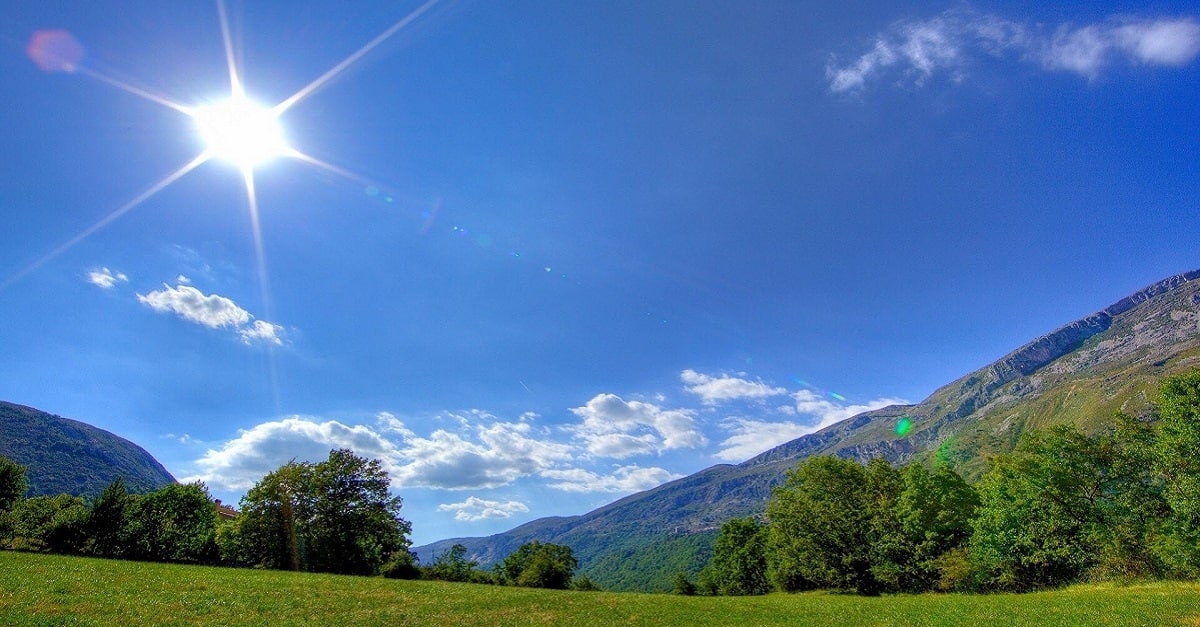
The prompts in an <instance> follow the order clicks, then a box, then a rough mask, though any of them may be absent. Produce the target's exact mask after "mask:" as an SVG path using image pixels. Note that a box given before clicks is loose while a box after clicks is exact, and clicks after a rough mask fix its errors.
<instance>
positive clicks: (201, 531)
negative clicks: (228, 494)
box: [124, 482, 219, 563]
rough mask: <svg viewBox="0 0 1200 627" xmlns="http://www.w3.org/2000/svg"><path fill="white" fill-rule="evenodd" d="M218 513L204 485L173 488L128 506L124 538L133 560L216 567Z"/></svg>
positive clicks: (164, 489) (161, 490) (170, 486)
mask: <svg viewBox="0 0 1200 627" xmlns="http://www.w3.org/2000/svg"><path fill="white" fill-rule="evenodd" d="M216 530H217V511H216V508H215V507H214V506H213V502H212V499H211V498H210V497H209V495H208V488H207V487H205V485H204V484H203V483H199V482H197V483H189V484H186V485H180V484H173V485H169V486H167V487H165V488H162V489H159V490H155V491H154V492H151V493H149V494H144V495H142V496H139V497H137V498H135V499H133V500H132V502H131V503H129V505H128V516H127V517H126V522H125V530H124V534H126V537H127V538H128V539H129V547H128V550H129V556H130V557H132V558H134V559H143V560H155V561H168V562H199V563H214V562H216V561H217V559H218V557H219V551H218V549H217V543H216Z"/></svg>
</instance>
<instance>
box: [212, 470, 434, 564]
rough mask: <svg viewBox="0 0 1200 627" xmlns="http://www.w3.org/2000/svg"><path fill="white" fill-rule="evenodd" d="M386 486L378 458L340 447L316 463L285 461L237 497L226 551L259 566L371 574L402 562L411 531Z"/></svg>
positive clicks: (385, 477)
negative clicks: (234, 521)
mask: <svg viewBox="0 0 1200 627" xmlns="http://www.w3.org/2000/svg"><path fill="white" fill-rule="evenodd" d="M388 484H389V481H388V477H387V473H386V472H385V471H384V470H383V467H382V464H381V463H380V462H379V461H378V460H371V461H368V460H366V459H364V458H361V457H358V456H356V455H354V453H353V452H351V451H349V450H345V449H340V450H333V451H330V453H329V458H328V459H326V460H325V461H322V462H320V463H317V464H310V463H303V462H295V461H292V462H289V463H288V464H285V465H284V466H282V467H280V468H279V469H278V470H276V471H274V472H272V473H269V474H268V475H266V476H265V477H263V478H262V480H260V481H259V482H258V483H257V484H255V486H254V487H252V488H251V489H250V490H249V491H248V492H247V493H246V495H245V496H244V497H243V498H242V501H241V504H240V506H241V516H239V518H238V523H237V526H236V527H235V528H233V529H231V530H230V531H229V532H228V535H229V536H230V537H229V538H228V539H227V540H225V541H224V544H225V546H226V549H225V551H226V553H233V554H235V555H236V556H237V560H236V561H238V562H240V563H244V564H248V565H252V566H258V567H262V568H281V569H288V568H290V569H293V570H308V571H319V572H333V573H343V574H360V575H368V574H374V573H377V572H379V571H380V569H381V568H382V567H383V566H384V565H385V564H388V563H390V562H392V561H395V560H393V559H392V558H393V557H396V556H399V557H398V558H397V559H399V560H401V561H403V560H404V558H405V555H406V554H407V552H408V548H409V546H410V542H409V540H408V534H409V533H411V532H412V526H411V525H410V524H409V523H408V521H406V520H404V519H403V518H401V517H400V515H399V512H400V507H401V504H402V501H401V499H400V498H399V497H395V496H392V495H391V493H390V492H389V491H388ZM410 565H411V564H410ZM397 572H399V571H397Z"/></svg>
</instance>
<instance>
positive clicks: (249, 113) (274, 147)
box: [190, 96, 291, 170]
mask: <svg viewBox="0 0 1200 627" xmlns="http://www.w3.org/2000/svg"><path fill="white" fill-rule="evenodd" d="M190 114H191V116H192V119H193V120H195V122H196V128H197V130H199V132H200V137H201V138H202V139H203V140H204V143H205V146H206V147H207V150H208V153H209V154H210V155H211V156H212V157H215V158H218V159H223V160H225V161H228V162H230V163H233V164H234V165H237V166H238V167H240V168H242V169H243V170H252V169H254V167H255V166H258V165H262V164H263V163H266V162H267V161H270V160H271V159H272V158H274V157H277V156H279V155H282V154H287V153H289V152H290V151H291V148H290V147H289V146H288V144H287V140H286V139H285V138H284V134H283V128H282V127H281V126H280V125H279V120H278V118H277V117H276V115H275V113H273V112H272V110H271V109H269V108H267V107H263V106H260V105H258V104H255V103H254V102H253V101H251V100H248V99H246V98H239V97H236V96H235V97H233V98H230V99H228V100H224V101H221V102H218V103H215V104H211V105H207V106H203V107H197V108H196V109H193V110H192V111H191V112H190Z"/></svg>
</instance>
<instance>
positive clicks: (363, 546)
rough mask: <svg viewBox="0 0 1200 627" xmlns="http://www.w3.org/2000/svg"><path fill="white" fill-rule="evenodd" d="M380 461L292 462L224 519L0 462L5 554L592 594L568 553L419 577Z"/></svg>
mask: <svg viewBox="0 0 1200 627" xmlns="http://www.w3.org/2000/svg"><path fill="white" fill-rule="evenodd" d="M388 486H389V480H388V476H387V473H386V471H384V470H383V467H382V464H381V463H380V462H379V460H367V459H365V458H362V457H359V456H357V455H355V454H354V453H353V452H352V451H349V450H345V449H338V450H333V451H330V453H329V457H328V458H327V459H326V460H324V461H321V462H318V463H309V462H297V461H291V462H288V463H287V464H284V465H283V466H281V467H280V468H278V469H276V470H275V471H273V472H271V473H268V474H267V475H266V476H264V477H263V478H262V479H261V480H259V482H258V483H256V484H255V485H254V487H252V488H251V489H250V490H249V491H248V492H247V493H246V495H245V496H244V497H243V498H242V499H241V501H240V503H239V507H240V509H241V511H240V512H235V511H234V510H232V509H229V508H223V507H221V506H220V503H219V502H218V501H214V500H213V499H212V497H211V495H210V494H209V492H208V488H207V487H206V486H205V485H204V484H203V483H200V482H196V483H189V484H172V485H168V486H165V487H163V488H160V489H158V490H155V491H153V492H149V493H146V494H134V493H131V492H130V491H129V490H128V489H127V488H126V486H125V483H124V481H123V480H122V479H121V478H117V479H116V480H115V481H113V482H112V483H111V484H109V485H108V486H107V487H106V488H105V489H104V490H103V492H101V494H100V495H99V496H98V497H96V498H95V499H93V500H91V501H87V500H85V499H83V498H81V497H78V496H72V495H68V494H60V495H58V496H33V497H28V498H23V497H24V494H25V493H26V491H27V489H28V484H27V481H26V477H25V468H23V467H22V466H20V465H18V464H16V463H14V462H12V461H11V460H8V459H6V458H3V457H0V548H9V549H17V550H27V551H48V552H54V553H66V554H74V555H87V556H95V557H106V558H118V559H130V560H147V561H163V562H179V563H194V564H213V565H226V566H243V567H252V568H270V569H281V570H298V571H308V572H327V573H338V574H350V575H383V576H386V577H392V578H404V579H415V578H421V577H423V578H428V579H441V580H446V581H471V582H476V583H491V584H501V585H517V586H529V587H542V588H575V589H581V590H588V589H596V586H595V584H594V583H592V582H591V581H590V580H589V579H588V578H587V577H576V576H575V570H576V568H577V567H578V562H577V561H576V559H575V557H574V555H573V554H572V552H571V549H570V547H566V546H562V545H556V544H548V543H540V542H536V541H534V542H530V543H528V544H525V545H523V546H521V547H520V548H518V549H517V550H516V551H514V552H513V554H511V555H509V556H508V557H507V558H505V559H504V561H502V562H500V563H498V564H496V565H495V567H493V568H492V570H491V571H490V572H485V571H482V570H479V569H478V563H477V562H474V561H472V560H470V559H469V558H468V557H467V555H466V548H465V547H463V546H462V545H455V546H454V547H452V548H451V549H450V550H448V551H447V552H445V553H444V554H443V555H441V556H439V557H438V558H437V559H436V560H435V561H434V562H433V564H430V565H427V566H422V565H421V564H420V563H419V562H418V560H417V558H416V556H415V555H414V554H413V553H412V552H411V551H410V550H409V549H410V547H411V542H410V541H409V538H408V536H409V534H410V533H412V525H411V524H410V523H409V522H408V521H407V520H405V519H404V518H402V517H401V516H400V509H401V506H402V503H403V502H402V500H401V499H400V497H397V496H393V495H392V494H391V492H390V491H389V489H388Z"/></svg>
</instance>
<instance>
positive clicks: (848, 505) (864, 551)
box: [767, 456, 878, 593]
mask: <svg viewBox="0 0 1200 627" xmlns="http://www.w3.org/2000/svg"><path fill="white" fill-rule="evenodd" d="M871 498H872V497H871V495H870V492H869V490H868V483H867V471H866V469H865V468H863V467H862V466H861V465H860V464H858V463H857V462H854V461H851V460H846V459H841V458H838V457H831V456H817V457H810V458H808V459H806V460H804V461H803V462H801V463H800V465H799V466H798V467H797V468H795V469H794V470H791V471H789V472H788V474H787V480H786V481H785V482H784V484H783V485H781V486H779V487H777V488H776V489H775V493H774V496H773V497H772V498H771V501H770V502H768V503H767V518H768V520H769V523H770V524H769V525H768V532H767V544H768V549H767V562H768V572H769V575H770V578H771V580H772V581H773V582H774V583H775V586H776V587H778V588H779V589H781V590H784V591H793V590H805V589H812V588H830V589H834V590H847V591H854V592H862V593H873V592H875V591H876V590H877V588H878V585H877V582H876V580H875V577H874V576H873V575H872V573H871V541H870V540H871V515H872V511H873V508H872V507H870V506H869V501H870V500H871Z"/></svg>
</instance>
